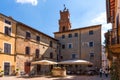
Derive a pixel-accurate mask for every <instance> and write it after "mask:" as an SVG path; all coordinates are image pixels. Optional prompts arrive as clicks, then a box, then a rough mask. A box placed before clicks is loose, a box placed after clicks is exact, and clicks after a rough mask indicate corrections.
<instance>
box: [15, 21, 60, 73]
mask: <svg viewBox="0 0 120 80" xmlns="http://www.w3.org/2000/svg"><path fill="white" fill-rule="evenodd" d="M16 34H17V35H16V67H17V68H19V69H20V70H21V71H25V72H27V73H29V72H30V70H31V69H30V67H31V66H32V65H31V64H30V62H31V61H38V60H43V59H47V60H51V61H57V43H58V40H56V39H54V38H52V37H50V36H48V35H46V34H44V33H42V32H40V31H38V30H35V29H33V28H31V27H29V26H27V25H25V24H23V23H20V22H18V23H17V33H16ZM21 43H22V44H21ZM27 64H28V65H27ZM34 66H36V67H37V69H40V68H41V66H40V65H34ZM28 69H29V70H28ZM41 70H42V69H41ZM36 71H37V70H36ZM39 72H40V71H39Z"/></svg>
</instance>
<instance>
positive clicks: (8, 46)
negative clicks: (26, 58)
mask: <svg viewBox="0 0 120 80" xmlns="http://www.w3.org/2000/svg"><path fill="white" fill-rule="evenodd" d="M7 48H8V53H9V54H11V45H10V44H7Z"/></svg>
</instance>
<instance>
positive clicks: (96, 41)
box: [54, 9, 101, 68]
mask: <svg viewBox="0 0 120 80" xmlns="http://www.w3.org/2000/svg"><path fill="white" fill-rule="evenodd" d="M54 36H55V38H56V39H58V40H59V43H60V54H59V56H60V61H65V60H72V59H82V60H87V61H90V62H92V63H93V68H101V25H93V26H88V27H84V28H77V29H71V23H70V14H69V10H68V9H64V10H63V11H60V20H59V31H58V32H55V33H54Z"/></svg>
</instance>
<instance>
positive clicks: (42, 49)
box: [0, 8, 101, 75]
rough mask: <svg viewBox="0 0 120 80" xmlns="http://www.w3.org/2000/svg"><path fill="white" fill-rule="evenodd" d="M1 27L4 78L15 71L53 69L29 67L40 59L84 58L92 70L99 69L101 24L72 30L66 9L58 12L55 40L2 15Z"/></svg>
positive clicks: (1, 66) (0, 38) (27, 71)
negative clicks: (57, 28)
mask: <svg viewBox="0 0 120 80" xmlns="http://www.w3.org/2000/svg"><path fill="white" fill-rule="evenodd" d="M0 26H2V27H0V57H1V58H0V70H3V71H4V73H5V74H6V75H10V74H11V73H12V72H13V71H15V70H16V69H19V72H22V71H23V72H25V73H30V71H32V70H34V71H35V72H36V73H37V74H39V73H42V72H43V71H47V72H48V71H50V69H51V68H52V66H41V65H38V64H36V65H32V64H31V62H34V61H39V60H43V59H47V60H51V61H63V60H71V59H83V60H87V61H90V62H92V63H93V68H96V67H97V68H100V67H101V25H93V26H88V27H84V28H77V29H71V23H70V14H69V10H68V9H66V8H65V9H64V10H63V11H60V20H59V31H58V32H55V33H54V34H55V38H52V37H50V36H49V35H46V34H44V33H42V32H40V31H38V30H36V29H33V28H32V27H30V26H28V25H26V24H24V23H21V22H19V21H16V20H14V19H13V18H11V17H7V16H5V15H3V14H0ZM79 67H80V66H79ZM79 67H78V68H79ZM75 68H76V65H75V66H74V68H73V69H75ZM83 69H84V67H83Z"/></svg>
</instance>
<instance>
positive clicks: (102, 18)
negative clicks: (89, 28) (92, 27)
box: [90, 12, 111, 43]
mask: <svg viewBox="0 0 120 80" xmlns="http://www.w3.org/2000/svg"><path fill="white" fill-rule="evenodd" d="M90 24H102V33H101V35H102V43H103V42H104V40H105V38H104V34H105V33H106V32H107V31H108V30H109V29H111V24H107V23H106V12H102V13H100V14H98V15H96V18H94V19H92V20H91V23H90Z"/></svg>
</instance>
